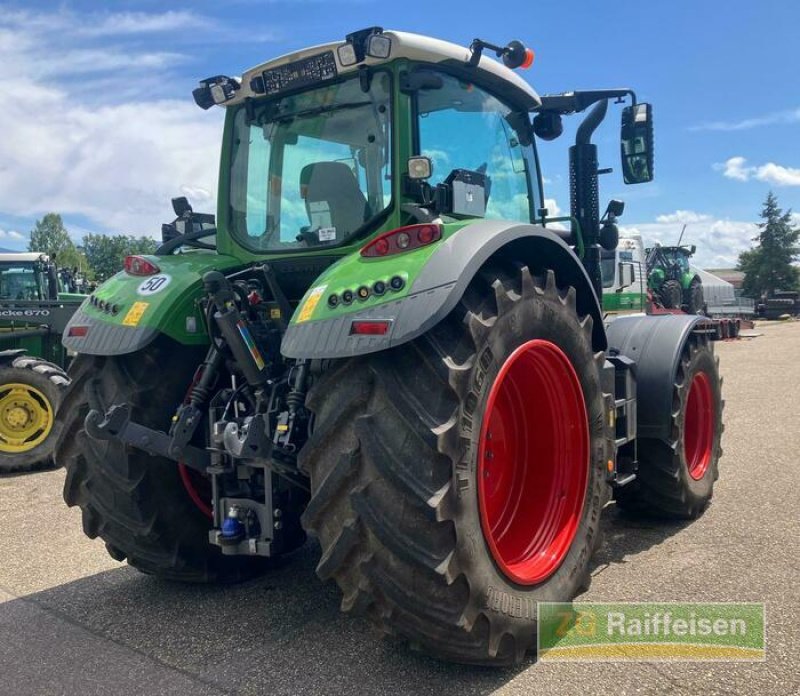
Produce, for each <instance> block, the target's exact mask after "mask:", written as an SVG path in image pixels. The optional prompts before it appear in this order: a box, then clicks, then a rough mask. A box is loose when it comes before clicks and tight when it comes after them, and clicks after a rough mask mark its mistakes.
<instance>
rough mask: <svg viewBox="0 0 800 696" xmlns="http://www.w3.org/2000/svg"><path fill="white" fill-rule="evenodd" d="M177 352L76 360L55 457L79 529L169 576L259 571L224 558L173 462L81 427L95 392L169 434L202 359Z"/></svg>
mask: <svg viewBox="0 0 800 696" xmlns="http://www.w3.org/2000/svg"><path fill="white" fill-rule="evenodd" d="M177 350H183V351H187V350H188V349H185V348H183V347H180V348H179V347H178V346H177V345H175V344H170V343H168V342H167V341H166V340H163V341H162V342H161V343H157V344H154V345H153V346H151V347H149V348H148V349H146V350H144V351H141V352H139V353H133V354H130V355H123V356H118V357H100V356H92V355H79V356H78V357H77V358H76V359H75V361H74V362H73V363H72V365H71V367H70V376H71V377H72V384H71V385H70V388H69V391H68V393H67V395H66V398H65V400H64V404H63V406H62V408H61V411H60V415H59V420H61V421H63V430H62V433H61V437H60V438H59V441H58V443H57V445H56V461H57V462H58V464H60V465H62V466H64V467H65V468H66V470H67V475H66V480H65V481H64V500H65V501H66V503H67V505H69V506H76V505H77V506H78V507H80V508H81V512H82V513H83V531H84V532H85V533H86V535H87V536H89V537H90V538H92V539H94V538H96V537H100V538H102V539H103V541H105V543H106V549H107V550H108V552H109V554H110V555H111V556H112V558H114V559H115V560H117V561H123V560H126V559H127V561H128V564H129V565H131V566H133V567H134V568H136V569H137V570H140V571H142V572H144V573H148V574H151V575H157V576H159V577H162V578H166V579H168V580H178V581H184V582H235V581H238V580H242V579H245V578H247V577H249V576H251V575H252V574H253V573H255V572H257V571H258V570H260V569H261V568H262V567H263V559H261V558H250V557H241V556H223V555H222V553H221V552H220V550H219V548H217V547H216V546H212V545H211V544H209V541H208V532H209V529H210V527H211V522H210V520H209V518H208V517H207V516H206V515H205V514H203V512H202V511H201V509H200V507H198V505H197V504H196V503H195V502H193V500H192V497H191V494H190V492H189V491H188V490H187V487H186V485H185V484H184V481H183V480H182V479H181V474H180V471H179V468H178V466H177V465H176V463H175V462H173V461H170V460H168V459H164V458H161V457H154V456H151V455H149V454H147V453H146V452H143V451H142V450H139V449H136V448H133V447H128V446H126V445H124V444H122V443H121V442H119V441H117V440H113V441H107V440H103V441H100V440H95V439H93V438H91V437H89V435H88V434H87V433H86V430H85V429H84V425H83V423H84V419H85V418H86V414H87V413H88V411H89V401H88V392H93V393H95V394H96V395H97V396H98V397H99V399H100V401H101V402H102V404H103V405H104V406H105V407H106V408H107V407H109V406H111V405H112V404H117V403H128V404H130V405H131V407H132V408H131V420H133V421H134V422H137V423H141V424H142V425H145V426H148V427H151V428H155V429H157V430H165V429H166V428H167V427H168V426H169V422H170V420H169V419H170V417H171V416H172V414H173V413H174V412H175V409H176V408H177V406H178V405H179V404H180V403H181V402H182V401H183V398H184V395H185V393H186V389H187V387H188V385H189V384H190V383H191V379H192V372H193V369H194V368H195V367H196V365H197V364H198V363H199V361H200V360H201V358H202V355H200V354H198V355H197V356H195V357H196V359H195V360H193V359H192V357H193V356H189V355H185V354H182V355H181V359H180V360H176V359H174V357H172V356H174V355H175V352H176V351H177ZM87 387H88V389H87Z"/></svg>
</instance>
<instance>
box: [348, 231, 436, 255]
mask: <svg viewBox="0 0 800 696" xmlns="http://www.w3.org/2000/svg"><path fill="white" fill-rule="evenodd" d="M441 238H442V228H441V226H440V225H409V226H408V227H399V228H398V229H396V230H390V231H389V232H384V233H383V234H382V235H380V236H378V237H376V238H375V239H373V240H372V241H371V242H370V243H369V244H367V245H366V246H365V247H364V248H363V249H361V255H362V256H364V257H367V258H380V257H382V256H391V255H392V254H400V253H402V252H404V251H411V250H413V249H419V248H420V247H424V246H427V245H428V244H433V242H437V241H439V240H440V239H441Z"/></svg>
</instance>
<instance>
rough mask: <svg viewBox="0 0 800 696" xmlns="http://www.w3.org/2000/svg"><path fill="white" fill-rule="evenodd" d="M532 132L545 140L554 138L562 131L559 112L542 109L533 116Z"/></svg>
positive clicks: (562, 125)
mask: <svg viewBox="0 0 800 696" xmlns="http://www.w3.org/2000/svg"><path fill="white" fill-rule="evenodd" d="M533 132H534V133H535V134H536V136H537V137H538V138H541V139H542V140H545V141H550V140H555V139H556V138H557V137H558V136H559V135H561V134H562V133H563V132H564V124H563V122H562V121H561V114H557V113H555V112H553V111H542V113H540V114H536V116H534V118H533Z"/></svg>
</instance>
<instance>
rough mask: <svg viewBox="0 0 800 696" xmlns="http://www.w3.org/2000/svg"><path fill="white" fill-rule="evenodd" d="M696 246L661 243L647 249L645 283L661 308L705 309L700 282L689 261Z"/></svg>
mask: <svg viewBox="0 0 800 696" xmlns="http://www.w3.org/2000/svg"><path fill="white" fill-rule="evenodd" d="M695 251H696V247H695V246H694V245H692V246H686V245H684V246H661V245H659V244H656V245H655V246H653V247H651V248H650V249H647V250H646V253H647V257H646V258H647V261H646V264H647V287H648V289H649V290H650V292H651V294H652V296H653V299H654V300H655V301H656V302H657V303H658V304H660V305H661V306H662V307H664V309H682V310H683V311H685V312H687V313H688V314H701V313H702V312H703V311H704V310H705V300H704V299H703V282H702V280H701V279H700V276H699V275H698V274H697V273H695V272H694V271H693V270H692V269H691V266H690V265H689V259H691V258H692V256H694V253H695Z"/></svg>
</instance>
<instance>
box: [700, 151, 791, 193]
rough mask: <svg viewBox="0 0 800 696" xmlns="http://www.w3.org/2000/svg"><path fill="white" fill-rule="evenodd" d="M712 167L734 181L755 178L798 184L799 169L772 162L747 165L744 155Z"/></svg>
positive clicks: (779, 184)
mask: <svg viewBox="0 0 800 696" xmlns="http://www.w3.org/2000/svg"><path fill="white" fill-rule="evenodd" d="M714 169H716V170H717V171H721V172H722V175H723V176H726V177H728V178H729V179H735V180H736V181H749V180H750V179H757V180H758V181H765V182H767V183H769V184H773V185H775V186H800V169H796V168H794V167H785V166H783V165H781V164H775V163H774V162H767V164H762V165H759V166H748V165H747V160H746V159H745V158H744V157H731V158H730V159H728V160H726V161H725V162H723V163H721V164H715V165H714Z"/></svg>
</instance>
